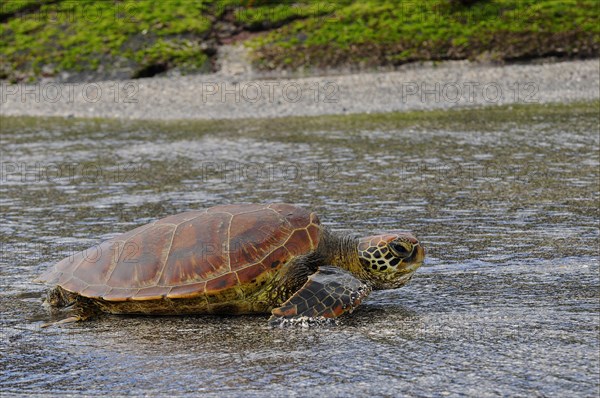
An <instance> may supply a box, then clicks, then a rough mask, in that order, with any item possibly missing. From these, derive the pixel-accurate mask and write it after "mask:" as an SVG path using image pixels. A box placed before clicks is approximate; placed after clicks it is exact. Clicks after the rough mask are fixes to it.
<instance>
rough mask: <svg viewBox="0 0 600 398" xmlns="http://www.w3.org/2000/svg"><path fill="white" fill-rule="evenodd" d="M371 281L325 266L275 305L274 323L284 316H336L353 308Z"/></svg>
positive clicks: (287, 318) (270, 320)
mask: <svg viewBox="0 0 600 398" xmlns="http://www.w3.org/2000/svg"><path fill="white" fill-rule="evenodd" d="M370 291H371V289H370V288H369V286H368V285H366V284H365V283H363V282H361V281H360V280H359V279H357V278H356V277H354V276H353V275H352V274H351V273H350V272H348V271H346V270H343V269H341V268H339V267H333V266H322V267H319V271H317V272H316V273H314V274H312V275H311V276H310V277H309V278H308V281H307V282H306V283H305V284H304V286H302V288H301V289H300V290H298V291H297V292H296V293H295V294H294V295H293V296H292V297H290V298H289V299H288V300H287V301H286V302H285V303H283V305H282V306H281V307H278V308H275V309H273V311H271V313H272V314H273V315H272V316H271V318H270V319H269V324H270V325H272V326H275V325H280V324H282V322H283V321H285V320H291V319H302V318H304V317H306V318H309V320H319V319H325V318H337V317H339V316H340V315H342V314H344V313H346V312H351V311H352V310H353V309H354V308H356V307H357V306H358V305H360V303H361V302H362V300H363V299H364V298H365V297H366V296H367V295H368V294H369V293H370Z"/></svg>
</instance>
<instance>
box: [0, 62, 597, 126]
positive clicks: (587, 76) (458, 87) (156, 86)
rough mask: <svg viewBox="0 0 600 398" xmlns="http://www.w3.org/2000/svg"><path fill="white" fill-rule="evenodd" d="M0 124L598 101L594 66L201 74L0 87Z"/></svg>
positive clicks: (456, 65) (448, 65)
mask: <svg viewBox="0 0 600 398" xmlns="http://www.w3.org/2000/svg"><path fill="white" fill-rule="evenodd" d="M0 90H1V93H0V101H1V102H0V105H1V109H0V115H15V116H64V117H101V118H123V119H149V120H152V119H160V120H169V119H235V118H271V117H282V116H314V115H326V114H350V113H379V112H393V111H410V110H432V109H451V108H456V107H470V106H491V105H504V104H517V103H552V102H572V101H586V100H588V101H589V100H598V98H599V92H600V63H599V60H598V59H594V60H579V61H567V62H548V63H537V64H513V65H505V66H490V65H481V64H473V63H470V62H468V61H457V62H444V63H442V64H440V65H437V66H434V65H427V66H415V65H413V66H407V67H404V68H400V69H399V70H396V71H392V72H372V73H347V74H340V75H334V74H328V75H325V76H313V77H300V78H265V77H260V76H258V75H256V74H252V73H247V72H244V71H243V69H242V72H240V73H238V74H233V73H230V74H227V75H226V74H224V73H217V74H207V75H195V76H179V77H163V78H149V79H138V80H128V81H104V82H97V83H68V84H67V83H54V82H42V83H38V84H31V85H26V84H16V85H13V84H9V83H7V82H2V83H0Z"/></svg>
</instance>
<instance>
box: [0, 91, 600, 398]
mask: <svg viewBox="0 0 600 398" xmlns="http://www.w3.org/2000/svg"><path fill="white" fill-rule="evenodd" d="M597 106H598V104H597V103H594V104H580V105H572V106H552V107H537V106H531V107H528V108H514V109H513V108H500V109H484V110H469V111H459V112H452V113H429V114H427V113H421V114H408V115H379V116H378V115H372V116H350V117H331V118H328V117H324V118H316V119H309V118H298V119H282V120H277V121H238V122H214V123H211V122H203V123H137V122H136V123H133V122H109V121H82V120H76V119H71V120H61V119H6V118H4V119H1V122H2V146H1V148H2V149H1V155H2V170H1V171H2V175H1V177H2V186H1V190H2V195H1V198H0V205H1V207H2V222H1V225H0V242H1V244H2V247H1V248H0V249H1V251H0V253H1V256H2V257H1V258H0V261H1V262H0V265H1V267H0V275H1V286H0V304H1V308H2V319H1V320H0V325H1V326H0V328H1V331H0V333H1V334H0V337H1V340H0V365H1V366H0V391H2V392H3V393H10V392H12V393H42V394H51V395H54V394H59V393H87V394H91V395H115V394H119V395H125V394H133V395H142V394H147V395H151V396H165V395H171V396H186V395H196V394H198V393H203V394H205V395H210V394H214V395H218V394H222V393H229V394H239V395H242V394H243V395H258V394H260V393H264V392H268V393H271V394H276V395H300V396H304V395H308V394H311V395H314V394H322V395H325V396H329V395H335V396H356V395H361V394H372V395H411V396H432V395H433V396H459V395H463V394H466V395H471V396H478V397H482V396H497V395H511V396H514V395H520V396H524V395H528V396H530V395H533V396H597V394H598V393H599V381H598V380H599V373H600V367H599V363H600V360H599V349H600V347H599V346H600V344H599V337H598V336H599V334H598V333H599V331H600V319H599V314H600V311H599V309H600V305H599V304H600V303H599V299H600V293H599V287H600V283H599V264H598V260H599V257H598V243H599V230H598V223H599V210H598V207H597V205H598V200H599V171H598V170H599V164H600V163H599V155H598V150H599V137H598V115H597ZM264 201H286V202H292V203H297V204H301V205H305V206H309V207H311V208H313V209H314V210H316V211H317V212H318V213H319V214H320V215H321V219H322V221H323V222H324V223H325V224H327V225H328V226H329V227H331V228H333V229H337V230H351V231H356V232H359V233H365V234H366V233H370V232H374V231H381V230H386V229H406V230H412V231H413V232H414V233H415V234H416V235H417V236H418V237H419V238H420V239H421V240H422V241H423V242H424V244H425V246H426V247H427V249H428V258H427V260H426V263H425V266H424V267H422V268H421V269H420V270H419V271H418V273H417V275H416V276H415V278H413V280H412V281H411V283H410V284H409V285H407V286H406V287H404V288H402V289H398V290H391V291H380V292H375V293H374V294H372V295H371V296H370V297H369V298H368V299H367V300H366V302H365V303H364V304H363V305H362V306H361V307H360V308H359V310H357V311H356V312H355V313H354V314H353V315H352V316H351V317H348V318H345V319H343V320H342V322H341V325H339V326H336V327H333V326H331V327H323V328H311V329H301V328H292V329H284V330H281V329H271V328H269V327H267V323H266V319H267V317H266V316H243V317H216V316H199V317H165V318H147V317H118V316H104V317H102V318H100V319H97V320H93V321H90V322H86V323H80V324H72V325H65V326H62V327H55V328H48V329H40V326H41V325H42V324H43V323H44V322H45V321H47V320H48V319H50V317H49V315H48V314H47V313H46V312H45V311H44V309H43V308H42V307H41V305H40V304H41V297H42V294H43V292H44V291H45V287H43V286H40V285H36V284H33V283H32V282H31V280H32V279H33V278H34V277H35V276H37V275H38V274H39V273H40V272H41V271H42V270H44V269H46V268H47V267H48V266H50V265H51V264H53V263H54V262H56V261H58V260H60V259H62V258H63V257H65V256H67V255H69V254H71V253H73V252H75V251H79V250H82V249H85V248H86V247H89V246H92V245H94V244H96V243H98V242H100V241H101V240H104V239H107V238H109V237H111V236H114V235H115V234H117V233H119V232H123V231H126V230H128V229H132V228H133V227H135V226H137V225H141V224H144V223H146V222H148V221H150V220H153V219H155V218H159V217H162V216H166V215H168V214H173V213H177V212H182V211H186V210H190V209H197V208H202V207H206V206H212V205H215V204H221V203H234V202H264Z"/></svg>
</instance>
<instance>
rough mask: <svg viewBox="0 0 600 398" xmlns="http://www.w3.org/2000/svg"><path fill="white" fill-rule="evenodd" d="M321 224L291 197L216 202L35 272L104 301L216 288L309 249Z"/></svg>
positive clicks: (192, 294)
mask: <svg viewBox="0 0 600 398" xmlns="http://www.w3.org/2000/svg"><path fill="white" fill-rule="evenodd" d="M319 231H320V226H319V219H318V218H317V215H316V214H315V213H311V212H309V211H307V210H305V209H303V208H301V207H298V206H294V205H290V204H269V205H255V204H243V205H224V206H216V207H211V208H208V209H205V210H200V211H190V212H186V213H181V214H177V215H174V216H170V217H166V218H163V219H161V220H158V221H155V222H153V223H150V224H147V225H144V226H141V227H139V228H136V229H134V230H132V231H129V232H126V233H124V234H122V235H119V236H117V237H115V238H113V239H110V240H108V241H106V242H104V243H102V244H100V245H99V246H95V247H93V248H90V249H88V250H85V251H82V252H79V253H77V254H74V255H72V256H70V257H67V258H65V259H64V260H62V261H60V262H59V263H57V264H56V265H54V266H53V267H52V268H50V269H49V270H48V271H47V272H45V273H44V274H42V275H41V276H40V278H39V280H40V281H42V282H46V283H56V284H58V285H59V286H61V287H62V288H64V289H66V290H69V291H71V292H74V293H78V294H80V295H82V296H84V297H90V298H96V299H103V300H107V301H126V300H157V299H162V298H165V297H166V298H170V299H177V298H191V297H197V296H200V295H202V294H216V293H218V292H219V291H222V290H224V289H229V288H232V287H235V286H243V285H244V284H246V283H249V282H250V281H252V280H254V279H256V278H257V277H258V276H259V275H261V274H262V273H264V272H265V271H267V270H274V269H278V268H280V267H282V266H283V265H285V264H286V263H288V262H289V261H290V260H291V259H293V258H294V257H296V256H299V255H302V254H306V253H309V252H311V251H313V250H314V249H315V248H316V247H317V245H318V243H319V235H320V234H319Z"/></svg>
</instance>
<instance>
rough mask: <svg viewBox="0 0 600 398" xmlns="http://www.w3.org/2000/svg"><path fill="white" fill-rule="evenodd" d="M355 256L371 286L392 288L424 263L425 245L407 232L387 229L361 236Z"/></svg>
mask: <svg viewBox="0 0 600 398" xmlns="http://www.w3.org/2000/svg"><path fill="white" fill-rule="evenodd" d="M358 257H359V259H360V263H361V265H362V267H363V269H364V270H365V271H366V272H367V275H368V278H369V280H370V282H371V283H372V285H373V288H374V289H377V290H379V289H394V288H398V287H400V286H402V285H404V284H405V283H406V282H408V281H409V280H410V278H412V276H413V274H414V273H415V271H416V270H417V268H419V267H420V266H421V264H423V259H424V258H425V249H423V246H421V244H420V243H419V241H418V240H417V239H416V238H415V237H414V236H412V235H411V234H410V233H387V234H381V235H374V236H367V237H365V238H361V239H360V240H359V244H358Z"/></svg>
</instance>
